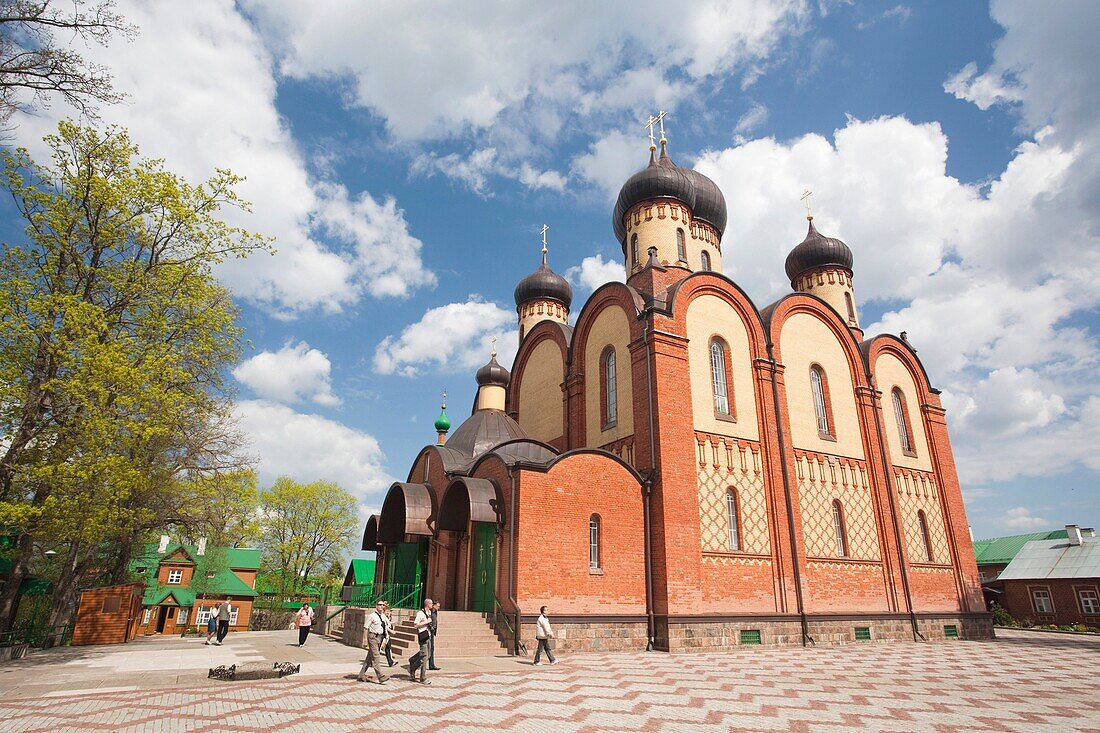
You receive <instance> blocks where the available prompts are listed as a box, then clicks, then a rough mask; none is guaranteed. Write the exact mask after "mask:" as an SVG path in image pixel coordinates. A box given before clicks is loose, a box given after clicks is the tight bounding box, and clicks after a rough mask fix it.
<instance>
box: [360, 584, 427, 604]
mask: <svg viewBox="0 0 1100 733" xmlns="http://www.w3.org/2000/svg"><path fill="white" fill-rule="evenodd" d="M340 596H341V598H342V600H343V602H344V603H345V604H347V605H349V606H359V607H361V608H370V607H371V606H373V605H374V604H376V603H378V601H389V604H390V607H391V608H420V607H421V606H422V605H423V604H424V586H422V585H420V584H419V583H364V584H362V585H345V586H344V589H343V591H342V592H341V594H340Z"/></svg>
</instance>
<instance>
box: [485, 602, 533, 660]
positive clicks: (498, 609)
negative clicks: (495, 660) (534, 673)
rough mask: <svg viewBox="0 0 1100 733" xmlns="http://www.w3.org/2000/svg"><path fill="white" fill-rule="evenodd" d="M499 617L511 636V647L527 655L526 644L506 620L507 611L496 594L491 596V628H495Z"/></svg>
mask: <svg viewBox="0 0 1100 733" xmlns="http://www.w3.org/2000/svg"><path fill="white" fill-rule="evenodd" d="M498 618H499V619H500V620H501V621H503V622H504V627H505V628H506V629H508V633H509V634H510V635H511V637H512V648H513V649H515V650H516V652H517V653H518V654H521V655H523V656H525V657H526V656H527V645H526V644H524V643H523V641H522V640H521V639H520V638H519V633H518V632H517V631H516V629H514V628H512V624H511V622H510V621H509V620H508V613H507V612H506V611H505V610H504V606H502V605H501V604H500V600H499V599H497V597H496V596H493V621H494V623H493V630H494V631H495V630H496V619H498Z"/></svg>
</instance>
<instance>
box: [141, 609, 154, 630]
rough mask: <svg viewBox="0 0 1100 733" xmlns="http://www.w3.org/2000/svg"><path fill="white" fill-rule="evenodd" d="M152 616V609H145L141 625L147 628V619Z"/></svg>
mask: <svg viewBox="0 0 1100 733" xmlns="http://www.w3.org/2000/svg"><path fill="white" fill-rule="evenodd" d="M152 615H153V609H152V608H146V609H145V615H144V616H142V617H141V625H142V626H148V625H149V617H150V616H152Z"/></svg>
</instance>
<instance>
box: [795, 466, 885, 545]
mask: <svg viewBox="0 0 1100 733" xmlns="http://www.w3.org/2000/svg"><path fill="white" fill-rule="evenodd" d="M795 466H796V469H797V476H798V499H799V504H800V506H801V507H802V532H803V537H804V538H805V541H806V555H807V556H808V557H816V558H836V557H840V553H839V552H837V542H836V532H835V529H834V524H833V501H835V500H839V501H840V506H841V510H842V516H843V517H844V534H845V544H846V546H847V555H846V556H845V557H847V558H850V559H853V560H880V559H881V558H882V555H881V551H880V549H879V542H878V531H877V527H876V524H875V511H874V504H873V501H872V498H871V489H870V487H869V486H868V485H867V468H866V466H865V465H864V463H863V461H856V460H852V459H850V458H838V457H836V456H825V455H822V454H820V453H811V452H809V451H796V453H795Z"/></svg>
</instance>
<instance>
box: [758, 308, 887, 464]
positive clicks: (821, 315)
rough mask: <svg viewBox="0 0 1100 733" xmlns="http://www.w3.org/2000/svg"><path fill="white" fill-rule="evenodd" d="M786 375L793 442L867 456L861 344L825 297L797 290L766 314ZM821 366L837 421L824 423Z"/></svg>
mask: <svg viewBox="0 0 1100 733" xmlns="http://www.w3.org/2000/svg"><path fill="white" fill-rule="evenodd" d="M762 316H763V317H764V322H765V324H766V327H767V329H768V334H769V337H770V339H771V342H772V344H773V349H774V354H775V359H776V361H778V362H779V363H781V364H782V365H783V367H784V371H783V381H784V384H785V391H786V395H787V412H788V417H789V421H790V427H791V442H792V445H793V447H795V448H801V449H804V450H810V451H816V452H819V453H827V454H834V455H842V456H849V457H852V458H859V459H862V458H864V456H865V451H864V435H863V431H864V426H863V425H862V423H861V421H860V417H859V409H858V407H857V402H856V388H857V387H862V386H866V384H867V379H866V369H865V365H864V361H863V356H862V354H861V353H860V350H859V344H858V343H856V340H855V337H854V336H853V335H852V332H851V331H850V330H849V329H848V327H847V325H845V324H844V322H843V321H841V320H840V317H839V316H838V315H837V314H836V311H834V310H833V309H832V308H830V307H829V305H828V304H827V303H825V302H824V301H823V300H821V299H820V298H818V297H816V296H813V295H807V294H805V293H792V294H790V295H788V296H786V297H784V298H783V299H781V300H780V301H778V302H777V303H775V304H774V305H772V306H769V307H768V308H767V309H765V312H764V313H763V314H762ZM815 367H817V368H819V369H820V370H821V373H822V375H823V376H824V378H825V381H826V383H827V387H826V389H825V394H824V398H825V400H826V403H827V404H826V409H827V412H828V414H829V418H830V421H831V422H832V423H833V424H831V425H830V426H829V427H830V430H829V432H828V433H822V432H821V431H820V429H819V425H818V419H817V414H816V409H815V404H814V397H813V390H812V387H811V384H810V370H811V369H812V368H815Z"/></svg>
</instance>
